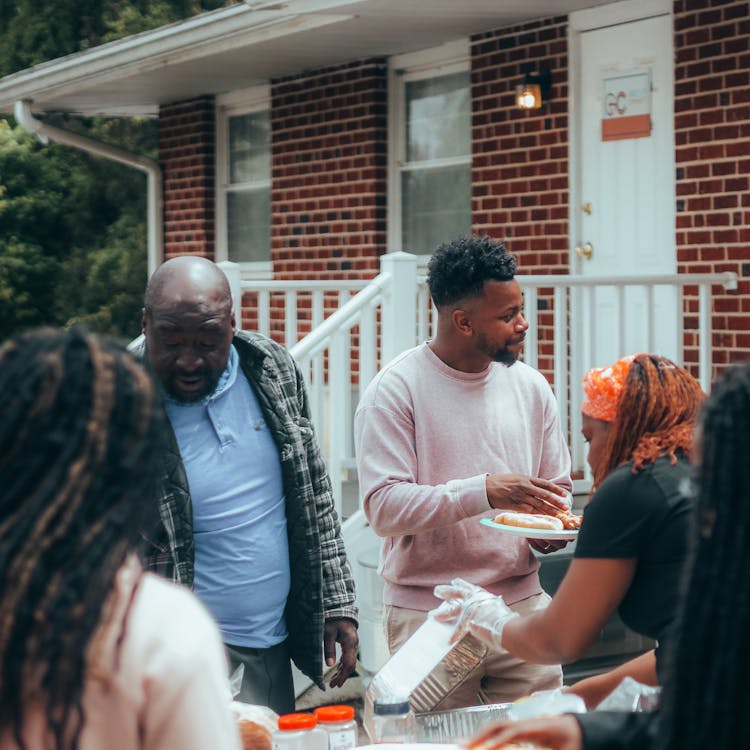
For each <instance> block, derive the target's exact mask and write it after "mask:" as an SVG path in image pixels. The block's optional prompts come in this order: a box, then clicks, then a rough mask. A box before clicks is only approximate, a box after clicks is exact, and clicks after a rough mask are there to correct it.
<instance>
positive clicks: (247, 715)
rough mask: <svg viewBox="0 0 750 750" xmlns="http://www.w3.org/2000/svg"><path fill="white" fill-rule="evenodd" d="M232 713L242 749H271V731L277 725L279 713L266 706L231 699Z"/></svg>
mask: <svg viewBox="0 0 750 750" xmlns="http://www.w3.org/2000/svg"><path fill="white" fill-rule="evenodd" d="M231 707H232V713H233V714H234V716H235V718H236V719H237V726H238V727H239V730H240V739H241V740H242V750H271V747H272V742H271V733H272V732H273V731H274V730H275V729H276V727H277V726H278V719H279V715H278V714H277V713H276V712H275V711H273V710H271V709H270V708H268V707H266V706H254V705H251V704H249V703H240V702H239V701H232V704H231Z"/></svg>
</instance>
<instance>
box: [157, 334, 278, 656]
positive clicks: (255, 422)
mask: <svg viewBox="0 0 750 750" xmlns="http://www.w3.org/2000/svg"><path fill="white" fill-rule="evenodd" d="M166 410H167V415H168V416H169V420H170V422H171V423H172V428H173V430H174V433H175V435H176V437H177V443H178V445H179V447H180V453H181V455H182V460H183V463H184V464H185V470H186V472H187V477H188V483H189V485H190V495H191V497H192V501H193V532H194V536H195V593H196V594H197V595H198V596H199V597H200V599H201V600H202V601H203V602H204V603H205V605H206V606H207V607H208V609H209V610H210V611H211V612H212V614H213V615H214V617H215V618H216V620H217V622H218V623H219V628H220V630H221V633H222V637H223V639H224V642H225V643H228V644H230V645H234V646H248V647H252V648H269V647H270V646H275V645H276V644H278V643H281V641H283V640H284V639H285V638H286V636H287V629H286V622H285V621H284V607H285V605H286V600H287V596H288V594H289V547H288V540H287V533H286V511H285V507H284V489H283V484H282V478H281V467H280V464H279V454H278V451H277V449H276V444H275V443H274V442H273V437H272V436H271V433H270V431H269V429H268V426H267V425H266V423H265V420H264V418H263V412H262V411H261V408H260V405H259V404H258V400H257V398H256V396H255V393H254V391H253V389H252V388H251V387H250V384H249V383H248V381H247V378H246V377H245V375H244V373H243V372H242V370H241V368H240V367H239V356H238V354H237V351H236V350H235V348H234V346H233V347H232V348H231V350H230V354H229V362H228V364H227V369H226V370H225V371H224V373H223V374H222V376H221V379H220V380H219V383H218V385H217V386H216V389H215V390H214V392H213V393H212V394H211V395H210V396H206V397H205V398H204V399H203V400H202V401H200V402H197V403H194V404H182V403H179V402H177V401H174V400H172V399H169V398H168V399H167V401H166Z"/></svg>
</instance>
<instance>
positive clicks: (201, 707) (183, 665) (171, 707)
mask: <svg viewBox="0 0 750 750" xmlns="http://www.w3.org/2000/svg"><path fill="white" fill-rule="evenodd" d="M164 599H165V600H166V601H168V602H170V604H171V606H172V613H173V618H174V619H173V621H172V622H171V623H170V625H169V632H167V628H166V627H165V632H164V634H163V637H162V638H159V639H152V641H151V648H150V649H149V650H150V653H149V654H148V659H147V664H146V665H144V666H145V668H146V673H145V677H144V695H145V713H144V716H143V720H142V730H141V733H142V737H143V744H142V747H143V748H144V750H157V748H179V749H180V750H205V749H206V748H213V749H214V750H240V738H239V731H238V727H237V723H236V721H235V720H234V718H233V716H232V714H231V711H230V701H231V695H230V691H229V683H228V679H227V661H226V657H225V655H224V648H223V645H222V643H221V638H220V636H219V631H218V629H217V628H216V625H215V624H214V622H213V620H211V618H210V616H209V614H208V613H207V612H206V611H205V609H204V608H203V607H202V606H201V605H200V604H199V603H198V602H197V601H194V600H192V596H191V595H190V594H189V593H188V592H187V591H179V592H177V595H175V593H174V592H170V591H166V590H165V592H164ZM165 625H166V623H165Z"/></svg>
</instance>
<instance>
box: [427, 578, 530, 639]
mask: <svg viewBox="0 0 750 750" xmlns="http://www.w3.org/2000/svg"><path fill="white" fill-rule="evenodd" d="M434 593H435V596H436V597H438V599H442V600H443V603H442V604H441V605H440V606H439V607H438V608H437V609H435V610H433V611H432V616H433V617H434V618H435V619H436V620H438V621H440V622H447V623H449V624H453V623H455V624H456V629H455V630H454V631H453V635H452V636H451V639H450V642H451V643H457V642H458V641H460V640H461V638H463V637H464V636H465V635H466V634H467V633H471V634H472V635H473V636H474V637H475V638H478V639H479V640H480V641H482V643H484V644H486V645H487V646H489V647H490V648H493V649H502V636H503V626H504V625H505V623H506V622H507V621H508V620H510V619H511V618H513V617H517V616H518V615H517V614H516V613H515V612H514V611H513V610H512V609H510V608H509V607H508V606H507V605H506V604H505V602H504V601H503V598H502V596H495V595H494V594H491V593H490V592H489V591H487V590H486V589H483V588H482V587H481V586H476V585H474V584H473V583H469V582H468V581H464V580H463V579H461V578H454V579H453V580H452V581H451V582H450V584H443V585H440V586H435V592H434Z"/></svg>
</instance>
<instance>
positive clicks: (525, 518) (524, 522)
mask: <svg viewBox="0 0 750 750" xmlns="http://www.w3.org/2000/svg"><path fill="white" fill-rule="evenodd" d="M494 520H495V523H501V524H503V525H504V526H521V527H522V528H525V529H544V530H545V531H562V530H563V529H564V528H565V526H564V525H563V522H562V520H561V519H560V518H557V517H556V516H543V515H541V514H540V513H518V512H517V511H511V510H506V511H503V512H502V513H500V514H498V515H497V516H495V519H494Z"/></svg>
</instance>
